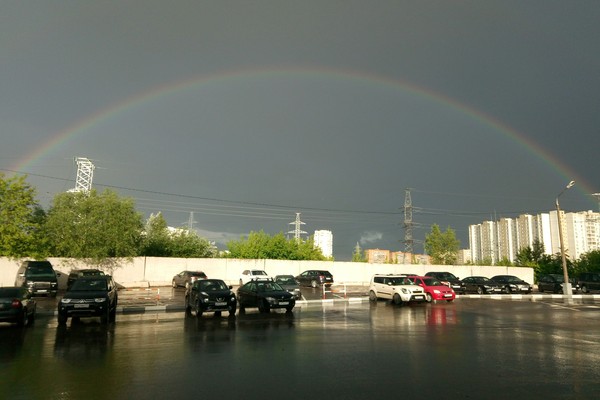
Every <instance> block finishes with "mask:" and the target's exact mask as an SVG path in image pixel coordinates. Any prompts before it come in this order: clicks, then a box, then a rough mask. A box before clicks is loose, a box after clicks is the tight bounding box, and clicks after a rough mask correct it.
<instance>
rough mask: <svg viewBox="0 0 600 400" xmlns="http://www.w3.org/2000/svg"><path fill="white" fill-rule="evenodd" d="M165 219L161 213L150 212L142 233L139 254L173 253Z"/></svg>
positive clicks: (169, 254) (166, 255)
mask: <svg viewBox="0 0 600 400" xmlns="http://www.w3.org/2000/svg"><path fill="white" fill-rule="evenodd" d="M171 244H172V243H171V237H170V233H169V227H168V226H167V221H166V220H165V219H164V217H163V216H162V213H160V212H159V213H158V214H150V217H149V218H148V220H147V221H146V227H145V229H144V233H143V235H142V245H141V250H140V255H142V256H148V257H170V256H171V255H172V253H173V248H172V246H171Z"/></svg>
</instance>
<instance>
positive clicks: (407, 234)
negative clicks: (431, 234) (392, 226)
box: [404, 188, 414, 257]
mask: <svg viewBox="0 0 600 400" xmlns="http://www.w3.org/2000/svg"><path fill="white" fill-rule="evenodd" d="M412 231H413V220H412V200H411V198H410V188H407V189H405V190H404V252H405V253H408V254H410V255H411V257H412V254H413V247H414V246H413V245H414V240H413V234H412Z"/></svg>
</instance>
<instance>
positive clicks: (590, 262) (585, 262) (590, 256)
mask: <svg viewBox="0 0 600 400" xmlns="http://www.w3.org/2000/svg"><path fill="white" fill-rule="evenodd" d="M575 264H576V271H577V273H582V272H600V250H592V251H590V252H587V253H585V254H582V255H581V257H579V260H577V262H576V263H575Z"/></svg>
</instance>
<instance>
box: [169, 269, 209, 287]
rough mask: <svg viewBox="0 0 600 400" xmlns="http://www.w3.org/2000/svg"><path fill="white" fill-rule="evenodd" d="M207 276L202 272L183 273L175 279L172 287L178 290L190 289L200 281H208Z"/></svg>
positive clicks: (172, 281)
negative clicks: (181, 287)
mask: <svg viewBox="0 0 600 400" xmlns="http://www.w3.org/2000/svg"><path fill="white" fill-rule="evenodd" d="M206 278H207V276H206V274H205V273H204V272H202V271H181V272H180V273H178V274H177V275H175V276H174V277H173V279H172V280H171V285H172V286H173V287H174V288H176V287H179V286H183V287H185V288H186V289H188V288H189V287H190V286H192V284H193V283H194V282H196V281H197V280H198V279H206Z"/></svg>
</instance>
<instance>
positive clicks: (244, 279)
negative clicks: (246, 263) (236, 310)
mask: <svg viewBox="0 0 600 400" xmlns="http://www.w3.org/2000/svg"><path fill="white" fill-rule="evenodd" d="M254 279H270V276H269V274H267V273H266V272H265V271H263V270H262V269H247V270H244V272H242V275H240V286H242V285H244V284H246V283H248V282H250V281H252V280H254Z"/></svg>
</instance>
